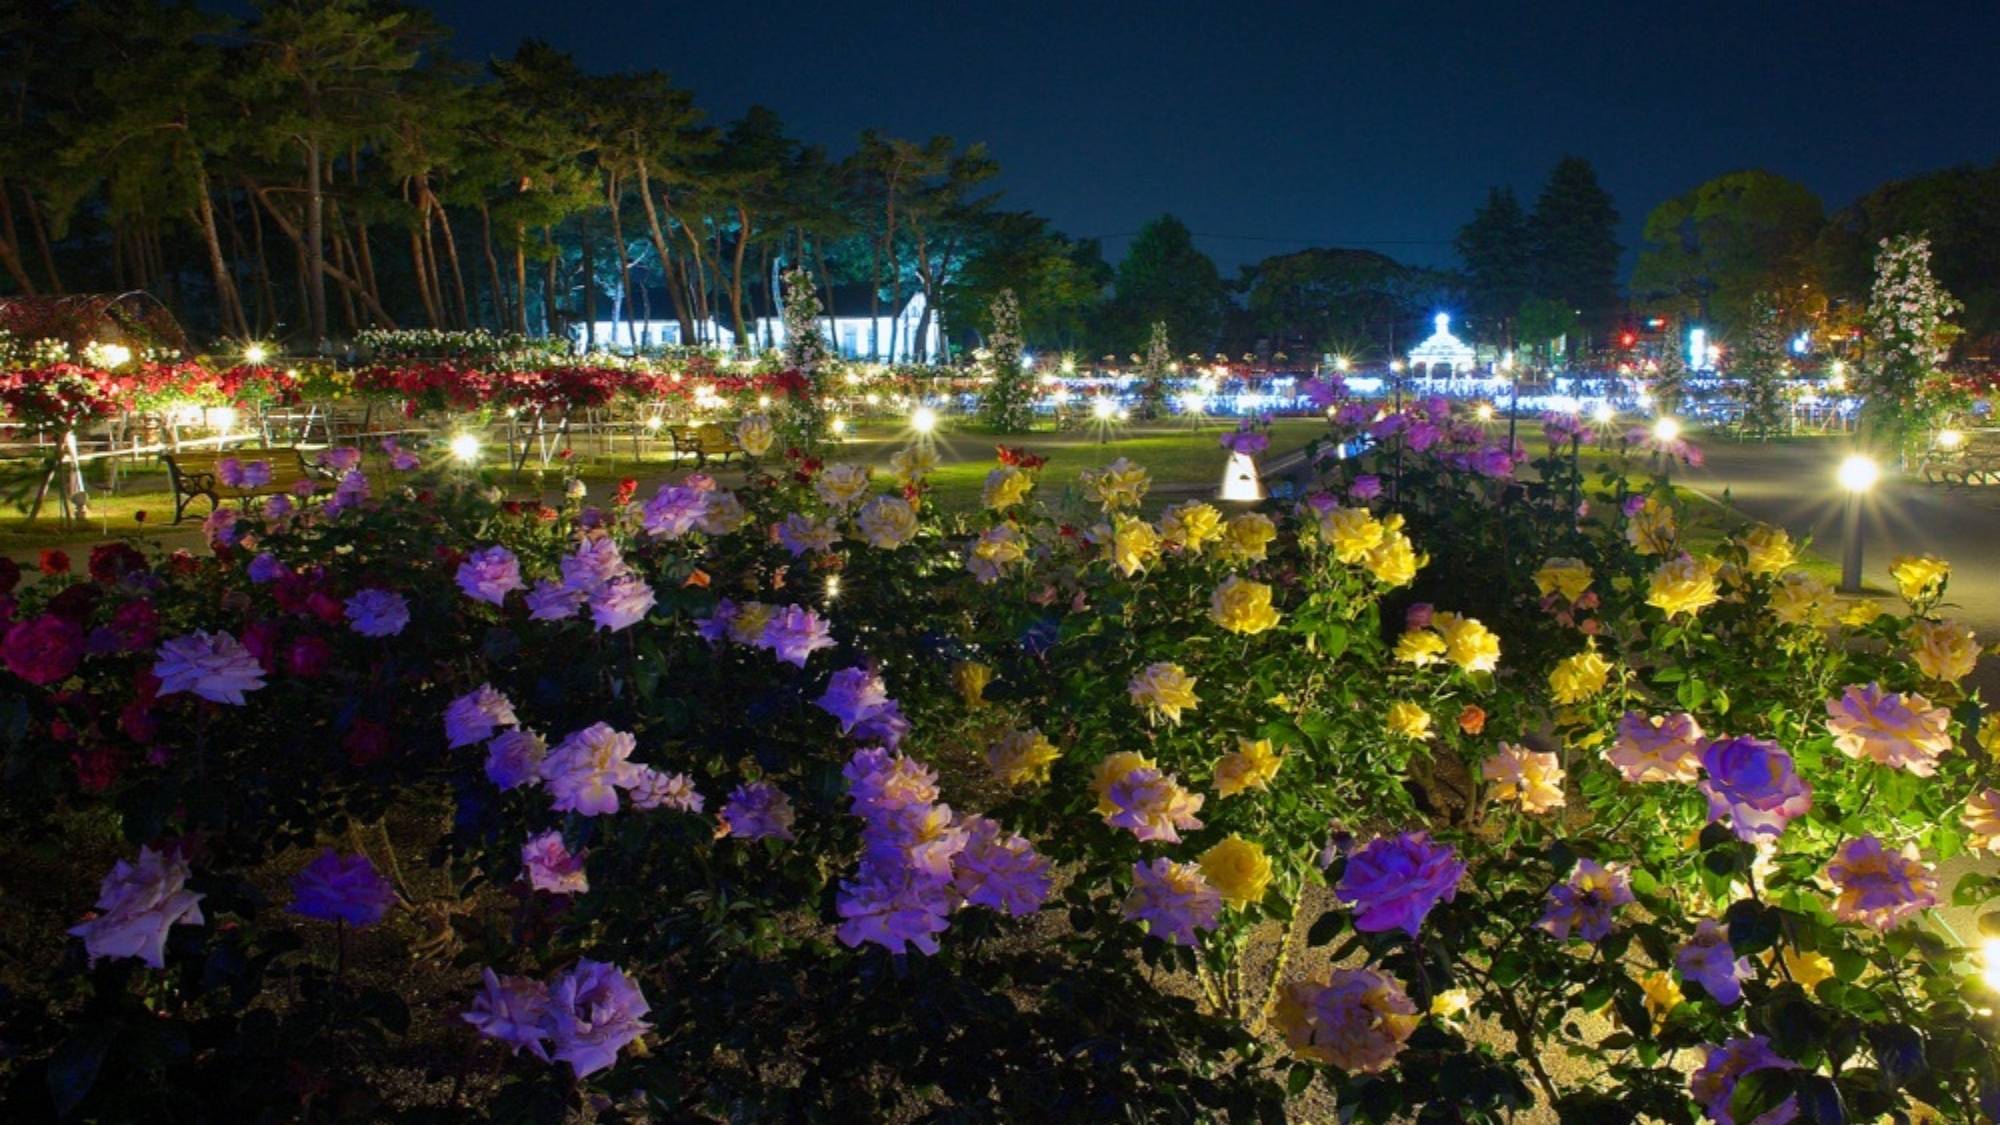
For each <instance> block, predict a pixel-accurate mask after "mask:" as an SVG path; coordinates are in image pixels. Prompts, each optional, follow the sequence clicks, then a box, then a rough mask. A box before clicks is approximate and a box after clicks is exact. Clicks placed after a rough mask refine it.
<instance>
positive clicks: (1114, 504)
mask: <svg viewBox="0 0 2000 1125" xmlns="http://www.w3.org/2000/svg"><path fill="white" fill-rule="evenodd" d="M1081 480H1082V483H1083V490H1084V492H1085V493H1086V494H1087V495H1089V497H1090V498H1091V499H1092V500H1095V501H1097V502H1098V504H1100V505H1102V506H1103V508H1104V510H1105V511H1107V512H1111V511H1116V510H1118V509H1120V508H1136V507H1138V506H1139V501H1141V500H1143V499H1145V497H1146V490H1147V489H1149V488H1151V487H1152V486H1153V478H1152V476H1151V475H1149V474H1148V473H1147V472H1146V470H1145V469H1143V468H1141V467H1139V466H1138V465H1134V464H1133V463H1132V462H1131V461H1129V460H1127V459H1125V458H1123V457H1120V458H1119V459H1118V460H1116V461H1113V462H1112V463H1110V464H1109V465H1106V466H1105V467H1103V468H1102V469H1087V470H1085V471H1084V472H1083V474H1082V476H1081Z"/></svg>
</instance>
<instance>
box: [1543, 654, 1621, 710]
mask: <svg viewBox="0 0 2000 1125" xmlns="http://www.w3.org/2000/svg"><path fill="white" fill-rule="evenodd" d="M1610 676H1611V662H1610V661H1608V660H1606V659H1604V658H1603V657H1602V656H1599V655H1598V654H1597V649H1596V647H1595V646H1593V647H1590V648H1586V649H1584V650H1583V651H1582V652H1579V653H1577V654H1576V655H1575V656H1570V657H1566V658H1564V659H1563V660H1561V661H1560V662H1558V663H1557V664H1556V666H1555V668H1554V669H1552V670H1551V671H1550V672H1549V690H1550V691H1552V692H1554V693H1555V699H1556V702H1557V703H1559V704H1562V705H1564V706H1568V705H1569V704H1572V703H1582V702H1583V701H1584V700H1586V699H1589V698H1590V697H1591V696H1593V695H1596V694H1597V693H1598V692H1600V691H1603V690H1604V684H1605V681H1606V680H1608V679H1609V678H1610Z"/></svg>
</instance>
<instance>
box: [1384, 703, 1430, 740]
mask: <svg viewBox="0 0 2000 1125" xmlns="http://www.w3.org/2000/svg"><path fill="white" fill-rule="evenodd" d="M1388 723H1389V733H1390V734H1393V735H1398V736H1400V737H1403V738H1415V739H1423V738H1427V737H1429V736H1430V733H1431V713H1430V712H1429V711H1426V710H1424V709H1423V707H1421V706H1420V705H1418V704H1415V703H1411V702H1410V701H1409V700H1407V699H1399V700H1397V701H1396V702H1394V703H1391V704H1389V718H1388Z"/></svg>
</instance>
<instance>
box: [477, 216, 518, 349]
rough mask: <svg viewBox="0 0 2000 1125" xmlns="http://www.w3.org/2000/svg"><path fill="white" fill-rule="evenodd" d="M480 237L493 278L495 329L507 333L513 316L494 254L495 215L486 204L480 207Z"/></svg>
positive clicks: (488, 270)
mask: <svg viewBox="0 0 2000 1125" xmlns="http://www.w3.org/2000/svg"><path fill="white" fill-rule="evenodd" d="M479 235H480V238H481V240H482V241H484V242H485V243H486V269H487V272H488V273H489V274H490V275H491V276H492V278H493V328H494V330H495V331H499V332H505V331H506V330H507V322H508V320H509V319H511V317H512V315H513V314H512V313H510V312H508V310H507V286H506V285H505V284H503V283H502V282H501V280H500V259H499V258H497V257H495V256H494V253H493V213H492V211H491V210H489V209H488V208H487V206H486V204H484V203H481V204H480V205H479Z"/></svg>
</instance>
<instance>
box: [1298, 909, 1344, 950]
mask: <svg viewBox="0 0 2000 1125" xmlns="http://www.w3.org/2000/svg"><path fill="white" fill-rule="evenodd" d="M1346 927H1347V912H1346V911H1344V910H1329V911H1327V912H1326V913H1324V914H1322V915H1320V916H1319V919H1318V920H1317V921H1315V922H1314V923H1313V924H1312V928H1311V929H1308V930H1307V931H1306V945H1308V946H1319V945H1326V944H1327V943H1329V942H1331V941H1332V940H1333V939H1334V938H1337V937H1339V936H1340V931H1341V930H1343V929H1345V928H1346Z"/></svg>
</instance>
